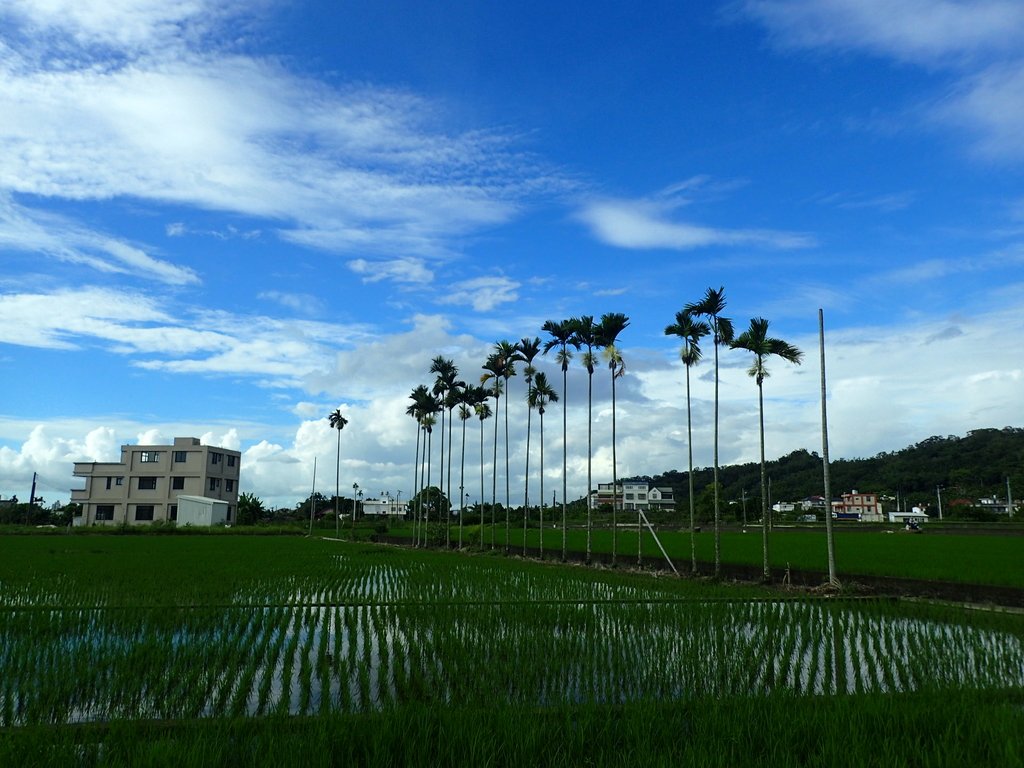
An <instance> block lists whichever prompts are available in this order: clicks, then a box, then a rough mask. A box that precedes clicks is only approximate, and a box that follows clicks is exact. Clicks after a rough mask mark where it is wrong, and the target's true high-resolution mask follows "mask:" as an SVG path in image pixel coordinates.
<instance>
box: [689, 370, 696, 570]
mask: <svg viewBox="0 0 1024 768" xmlns="http://www.w3.org/2000/svg"><path fill="white" fill-rule="evenodd" d="M686 449H687V453H688V458H689V470H688V471H687V474H686V479H687V480H688V481H689V490H690V573H693V574H696V573H697V534H696V533H695V532H694V530H693V524H694V514H693V419H692V417H691V412H690V366H686Z"/></svg>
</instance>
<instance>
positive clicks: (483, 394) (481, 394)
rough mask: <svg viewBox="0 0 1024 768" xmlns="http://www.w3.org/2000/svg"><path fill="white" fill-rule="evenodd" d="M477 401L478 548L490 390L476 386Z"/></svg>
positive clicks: (489, 413) (481, 531) (482, 527)
mask: <svg viewBox="0 0 1024 768" xmlns="http://www.w3.org/2000/svg"><path fill="white" fill-rule="evenodd" d="M477 396H478V397H477V403H476V404H475V405H474V406H473V410H474V411H475V412H476V417H477V418H478V419H480V503H479V504H477V511H479V513H480V549H483V548H484V495H485V494H484V422H485V421H486V420H487V419H489V418H491V406H490V405H489V404H488V402H487V400H488V398H489V397H490V392H489V391H488V390H487V389H486V388H485V387H478V388H477Z"/></svg>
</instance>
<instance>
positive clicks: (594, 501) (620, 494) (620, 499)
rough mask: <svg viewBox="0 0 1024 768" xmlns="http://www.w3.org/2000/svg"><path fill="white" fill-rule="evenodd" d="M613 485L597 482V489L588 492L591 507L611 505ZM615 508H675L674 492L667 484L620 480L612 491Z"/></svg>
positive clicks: (652, 509) (647, 509)
mask: <svg viewBox="0 0 1024 768" xmlns="http://www.w3.org/2000/svg"><path fill="white" fill-rule="evenodd" d="M612 489H613V485H612V484H611V483H598V485H597V490H596V491H591V492H590V497H589V503H590V508H591V509H598V508H600V507H602V506H604V505H608V506H609V507H610V506H611V505H612V497H613V493H612ZM614 497H615V508H616V509H617V510H620V511H621V510H625V511H636V510H642V511H644V512H649V511H657V510H663V509H668V510H671V509H675V506H676V500H675V493H674V492H673V490H672V488H670V487H668V486H651V484H650V483H647V482H644V481H629V482H620V483H619V484H618V486H617V489H616V491H615V493H614Z"/></svg>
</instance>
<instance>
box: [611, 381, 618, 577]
mask: <svg viewBox="0 0 1024 768" xmlns="http://www.w3.org/2000/svg"><path fill="white" fill-rule="evenodd" d="M611 371H612V566H613V567H614V566H615V561H616V558H617V556H618V516H617V513H616V511H615V510H616V507H617V506H618V495H619V476H618V460H617V458H616V453H615V368H612V369H611Z"/></svg>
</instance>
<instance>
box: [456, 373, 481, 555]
mask: <svg viewBox="0 0 1024 768" xmlns="http://www.w3.org/2000/svg"><path fill="white" fill-rule="evenodd" d="M477 391H478V388H477V387H470V386H464V387H462V388H461V389H460V390H458V397H459V420H460V421H461V422H462V461H461V466H460V469H459V549H462V518H463V517H465V512H466V509H465V506H464V505H463V503H462V502H463V499H465V494H464V491H465V488H466V422H467V421H468V420H469V419H470V418H471V417H472V416H473V406H474V405H476V398H477ZM449 501H451V499H449Z"/></svg>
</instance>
